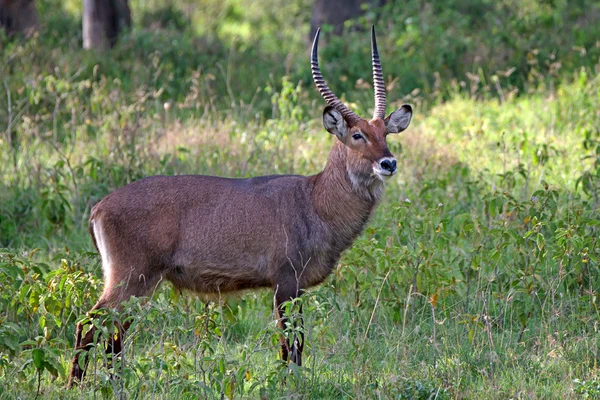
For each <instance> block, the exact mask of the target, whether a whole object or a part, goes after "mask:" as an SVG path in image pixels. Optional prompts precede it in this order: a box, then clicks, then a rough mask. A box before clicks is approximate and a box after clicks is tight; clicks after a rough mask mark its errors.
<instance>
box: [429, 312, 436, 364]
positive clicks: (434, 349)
mask: <svg viewBox="0 0 600 400" xmlns="http://www.w3.org/2000/svg"><path fill="white" fill-rule="evenodd" d="M429 305H430V306H431V319H432V320H433V338H432V340H431V346H432V347H433V368H434V369H435V368H437V348H436V344H435V342H436V339H437V327H436V325H437V322H436V319H435V306H434V305H433V302H431V301H430V302H429Z"/></svg>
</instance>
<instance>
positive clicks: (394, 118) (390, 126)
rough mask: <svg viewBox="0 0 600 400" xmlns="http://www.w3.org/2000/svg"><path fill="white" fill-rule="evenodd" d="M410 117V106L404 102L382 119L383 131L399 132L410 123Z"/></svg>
mask: <svg viewBox="0 0 600 400" xmlns="http://www.w3.org/2000/svg"><path fill="white" fill-rule="evenodd" d="M411 117H412V107H411V106H410V105H408V104H404V105H403V106H402V107H400V108H399V109H397V110H396V111H394V112H393V113H391V114H390V115H388V116H387V118H386V119H385V120H384V122H385V133H386V134H387V133H400V132H402V131H403V130H405V129H406V128H408V124H410V119H411Z"/></svg>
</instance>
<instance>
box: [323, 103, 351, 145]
mask: <svg viewBox="0 0 600 400" xmlns="http://www.w3.org/2000/svg"><path fill="white" fill-rule="evenodd" d="M323 126H325V129H327V132H329V133H331V134H332V135H335V136H336V137H337V138H338V139H340V140H342V141H343V140H344V138H345V137H346V134H347V133H348V124H347V123H346V120H345V119H344V117H343V116H342V114H341V113H340V112H339V111H338V110H336V109H335V108H332V107H326V108H325V111H323Z"/></svg>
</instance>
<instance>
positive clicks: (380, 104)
mask: <svg viewBox="0 0 600 400" xmlns="http://www.w3.org/2000/svg"><path fill="white" fill-rule="evenodd" d="M371 56H372V60H373V87H374V88H375V110H374V111H373V119H376V118H381V119H384V118H385V84H384V82H383V72H382V70H381V61H379V51H377V38H376V37H375V25H372V26H371Z"/></svg>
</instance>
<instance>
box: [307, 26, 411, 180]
mask: <svg viewBox="0 0 600 400" xmlns="http://www.w3.org/2000/svg"><path fill="white" fill-rule="evenodd" d="M320 32H321V30H320V28H319V29H317V33H316V35H315V39H314V41H313V46H312V57H311V70H312V75H313V79H314V81H315V84H316V86H317V88H318V89H319V92H320V93H321V96H323V98H324V99H325V101H326V102H327V104H328V106H327V107H325V110H324V111H323V125H325V129H327V131H328V132H329V133H331V134H332V135H335V136H336V137H337V138H338V139H339V140H340V142H342V143H343V144H344V145H345V148H346V151H347V157H346V169H347V172H348V174H349V176H350V178H351V179H352V181H353V184H355V185H360V184H362V185H365V184H366V185H369V184H370V183H371V182H373V181H382V180H384V179H386V178H389V177H391V176H392V175H394V174H395V173H396V159H395V158H394V156H393V155H392V153H391V152H390V150H389V149H388V146H387V142H386V137H387V135H388V134H389V133H399V132H402V131H403V130H405V129H406V128H407V127H408V124H409V123H410V119H411V117H412V107H411V106H410V105H408V104H404V105H403V106H402V107H400V108H399V109H397V110H396V111H394V112H392V113H391V114H390V115H388V116H387V117H386V116H385V110H386V96H385V84H384V82H383V74H382V70H381V63H380V61H379V52H378V51H377V39H376V38H375V27H374V26H373V27H372V28H371V54H372V60H373V86H374V88H375V110H374V112H373V118H372V119H371V120H366V119H364V118H361V117H359V116H358V115H356V114H355V113H354V112H353V111H352V110H350V109H349V108H348V106H346V105H345V104H344V103H342V102H341V101H340V100H339V99H338V98H337V96H336V95H335V94H334V93H333V92H332V91H331V89H330V88H329V86H327V82H325V80H324V79H323V75H322V74H321V70H320V68H319V59H318V54H317V53H318V46H319V34H320Z"/></svg>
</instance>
